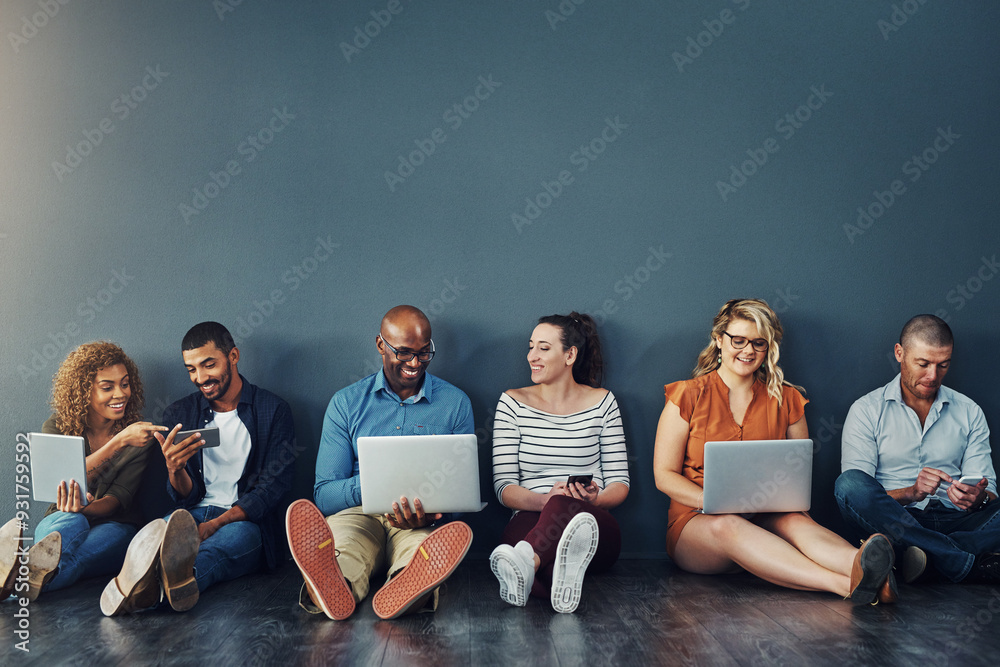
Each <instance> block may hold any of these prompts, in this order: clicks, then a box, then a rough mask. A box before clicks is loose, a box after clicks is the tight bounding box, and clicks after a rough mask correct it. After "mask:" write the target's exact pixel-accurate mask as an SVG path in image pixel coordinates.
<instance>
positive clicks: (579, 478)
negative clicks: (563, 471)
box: [566, 474, 594, 486]
mask: <svg viewBox="0 0 1000 667" xmlns="http://www.w3.org/2000/svg"><path fill="white" fill-rule="evenodd" d="M592 481H594V476H593V475H592V474H591V475H570V476H569V477H567V478H566V483H567V484H572V483H573V482H577V483H579V484H583V485H584V486H588V485H589V484H590V483H591V482H592Z"/></svg>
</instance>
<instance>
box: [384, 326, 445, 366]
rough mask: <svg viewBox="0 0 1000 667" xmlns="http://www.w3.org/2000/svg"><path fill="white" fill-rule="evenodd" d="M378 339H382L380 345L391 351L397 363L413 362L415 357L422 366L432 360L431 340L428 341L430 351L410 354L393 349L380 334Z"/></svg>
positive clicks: (432, 342) (432, 345) (406, 351)
mask: <svg viewBox="0 0 1000 667" xmlns="http://www.w3.org/2000/svg"><path fill="white" fill-rule="evenodd" d="M378 337H379V338H381V339H382V344H383V345H385V346H386V347H387V348H389V349H390V350H392V353H393V354H395V355H396V359H398V360H399V361H413V358H414V357H416V358H417V361H419V362H420V363H422V364H425V363H427V362H428V361H430V360H431V359H433V358H434V341H433V339H432V340H431V341H430V343H431V349H430V351H427V352H410V351H409V350H403V351H400V350H397V349H396V348H394V347H393V346H392V345H389V343H388V342H387V341H386V340H385V336H383V335H382V334H381V333H380V334H379V335H378Z"/></svg>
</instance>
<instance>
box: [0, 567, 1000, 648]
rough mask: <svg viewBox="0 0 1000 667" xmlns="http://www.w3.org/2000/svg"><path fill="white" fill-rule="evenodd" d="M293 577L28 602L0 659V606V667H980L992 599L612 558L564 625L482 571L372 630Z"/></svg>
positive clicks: (80, 591) (994, 629) (997, 591)
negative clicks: (161, 605) (778, 583)
mask: <svg viewBox="0 0 1000 667" xmlns="http://www.w3.org/2000/svg"><path fill="white" fill-rule="evenodd" d="M300 582H301V579H300V577H299V576H298V573H297V571H296V570H295V567H294V565H291V564H288V565H287V566H286V567H285V568H284V569H282V570H280V571H278V572H276V573H273V574H268V575H257V576H252V577H244V578H243V579H240V580H237V581H233V582H229V583H227V584H223V585H220V586H217V587H216V588H213V589H211V590H210V591H208V592H207V593H206V594H205V595H204V596H203V597H202V600H201V601H200V602H199V603H198V605H197V606H196V607H195V608H194V609H193V610H191V611H190V612H187V613H185V614H177V613H174V612H172V611H170V610H166V611H156V612H146V613H143V614H138V615H135V616H127V617H121V618H105V617H104V616H102V615H101V613H100V610H99V608H98V599H99V596H100V592H101V590H102V588H103V585H104V584H105V583H106V582H104V581H99V580H89V581H85V582H81V583H79V584H77V585H76V586H74V587H73V588H71V589H69V590H67V591H60V592H56V593H52V594H48V595H45V596H42V597H41V598H39V600H38V601H36V602H35V603H33V604H31V605H30V606H29V607H28V609H29V612H30V617H29V618H30V628H29V632H30V644H29V647H30V650H31V651H30V653H28V654H24V653H22V652H21V651H18V650H15V649H14V646H13V645H14V643H15V642H17V641H18V639H17V637H16V636H15V635H14V631H15V630H16V629H17V626H16V623H17V619H15V618H14V612H15V611H17V609H18V603H17V601H16V600H15V599H14V598H10V599H8V600H6V601H4V602H2V603H0V612H2V617H0V635H2V636H3V640H4V642H5V643H6V645H5V646H3V649H2V650H0V656H2V657H0V664H25V665H28V664H35V665H46V666H48V665H57V664H80V665H102V666H110V665H161V664H162V665H196V664H199V665H201V664H207V665H212V666H213V667H218V666H222V665H421V666H436V665H469V664H471V665H504V664H516V665H588V666H589V667H596V666H598V665H608V664H610V665H675V664H696V665H753V664H760V665H773V664H794V665H827V664H830V665H874V664H877V665H895V664H900V665H902V664H907V665H910V664H924V665H933V666H934V667H941V666H942V665H949V664H951V665H991V666H995V665H997V664H998V663H1000V657H998V656H1000V587H987V586H956V585H947V584H936V585H925V586H919V587H913V586H909V587H905V586H904V587H901V594H902V598H903V599H902V601H901V604H898V605H896V606H882V605H880V606H876V607H861V608H859V607H855V606H853V605H851V603H850V602H845V601H843V600H840V599H838V598H837V597H836V596H834V595H829V594H820V593H804V592H799V591H789V590H784V589H780V588H777V587H775V586H771V585H769V584H766V583H764V582H762V581H760V580H757V579H755V578H753V577H750V576H749V575H733V576H716V577H701V576H697V575H690V574H686V573H683V572H679V571H677V570H676V569H674V568H673V567H672V566H671V565H670V564H669V563H668V562H665V561H650V560H628V561H620V562H619V563H618V564H617V565H616V566H615V568H614V569H613V570H612V571H611V572H610V573H608V574H605V575H600V576H594V577H590V578H588V579H587V582H586V585H585V586H584V594H583V602H582V603H581V605H580V608H579V609H578V610H577V612H576V613H575V614H568V615H563V614H556V613H554V612H553V611H552V609H551V607H550V606H549V605H548V603H547V602H543V601H539V600H534V599H532V600H531V601H529V603H528V606H527V607H526V608H515V607H510V606H508V605H506V604H505V603H503V602H502V601H501V600H500V598H499V596H498V594H497V584H496V580H495V579H494V577H493V575H492V574H491V573H490V571H489V567H488V564H487V563H486V562H485V561H482V560H477V561H467V562H465V563H463V564H462V565H461V566H460V567H459V569H458V570H457V571H456V573H455V574H454V575H453V576H452V577H451V579H449V581H448V583H447V584H446V588H445V590H444V592H443V594H442V596H441V606H440V609H439V610H438V611H437V613H435V614H419V615H415V616H408V617H404V618H402V619H399V620H396V621H381V620H379V619H378V618H377V617H376V616H375V614H374V613H373V612H372V609H371V603H370V600H367V601H366V603H362V604H361V605H360V606H359V609H358V611H356V612H355V614H354V615H353V616H352V617H351V618H350V619H349V620H348V621H344V622H333V621H329V620H327V619H326V618H325V617H322V616H312V615H309V614H306V613H305V612H303V611H301V610H300V609H299V608H298V605H297V603H296V600H297V595H298V589H299V584H300Z"/></svg>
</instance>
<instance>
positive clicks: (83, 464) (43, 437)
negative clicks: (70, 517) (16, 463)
mask: <svg viewBox="0 0 1000 667" xmlns="http://www.w3.org/2000/svg"><path fill="white" fill-rule="evenodd" d="M28 451H29V452H30V454H31V490H32V495H33V496H34V498H35V500H37V501H39V502H46V503H54V502H56V498H57V493H58V491H57V488H58V486H59V483H60V482H63V481H65V482H66V485H67V490H68V487H69V483H70V481H71V480H76V482H77V484H79V485H80V496H81V497H82V499H83V504H84V505H86V504H87V459H86V454H87V449H86V445H85V444H84V441H83V438H82V437H80V436H76V435H55V434H52V433H29V434H28Z"/></svg>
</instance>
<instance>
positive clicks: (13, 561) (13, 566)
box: [0, 519, 24, 601]
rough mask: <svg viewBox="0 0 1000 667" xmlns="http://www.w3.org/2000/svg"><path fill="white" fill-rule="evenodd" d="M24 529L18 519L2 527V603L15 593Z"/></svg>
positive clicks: (0, 573) (0, 538) (0, 570)
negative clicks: (19, 550) (19, 551)
mask: <svg viewBox="0 0 1000 667" xmlns="http://www.w3.org/2000/svg"><path fill="white" fill-rule="evenodd" d="M23 529H24V526H23V524H22V523H21V522H20V520H18V519H11V520H10V521H8V522H7V523H5V524H4V525H3V526H2V527H0V601H3V600H6V599H7V598H9V597H10V594H11V593H13V592H14V584H15V583H16V579H17V560H18V549H19V548H20V547H21V544H22V542H21V532H22V530H23Z"/></svg>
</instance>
